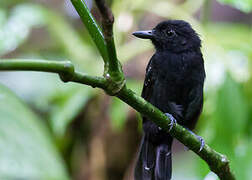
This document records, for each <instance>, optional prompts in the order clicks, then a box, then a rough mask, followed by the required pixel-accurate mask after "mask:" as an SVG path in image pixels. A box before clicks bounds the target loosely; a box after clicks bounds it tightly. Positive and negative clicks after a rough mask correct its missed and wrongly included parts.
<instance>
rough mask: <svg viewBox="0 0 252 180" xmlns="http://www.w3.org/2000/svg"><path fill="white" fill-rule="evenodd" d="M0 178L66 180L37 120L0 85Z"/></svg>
mask: <svg viewBox="0 0 252 180" xmlns="http://www.w3.org/2000/svg"><path fill="white" fill-rule="evenodd" d="M0 148H1V151H0V179H53V180H57V179H58V180H64V179H68V176H67V173H66V171H65V167H64V164H63V162H62V159H61V158H60V156H59V154H58V152H57V150H56V149H55V147H54V145H53V142H52V140H51V137H50V136H49V133H48V130H47V129H46V128H45V126H44V124H43V123H42V122H41V120H40V119H39V118H38V117H37V116H36V115H35V114H34V113H33V112H32V111H30V110H29V109H28V108H27V106H26V105H25V104H23V103H22V102H21V101H20V100H19V99H18V98H17V97H15V95H14V94H13V93H12V92H10V91H9V90H8V89H7V88H5V87H4V86H2V85H0Z"/></svg>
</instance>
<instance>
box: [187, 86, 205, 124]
mask: <svg viewBox="0 0 252 180" xmlns="http://www.w3.org/2000/svg"><path fill="white" fill-rule="evenodd" d="M202 107H203V84H202V85H201V84H199V85H198V86H197V87H195V88H193V89H192V90H191V92H190V94H189V104H188V106H187V108H186V111H185V124H188V125H187V126H188V128H189V129H194V126H195V124H196V122H197V120H198V118H199V115H200V113H201V111H202Z"/></svg>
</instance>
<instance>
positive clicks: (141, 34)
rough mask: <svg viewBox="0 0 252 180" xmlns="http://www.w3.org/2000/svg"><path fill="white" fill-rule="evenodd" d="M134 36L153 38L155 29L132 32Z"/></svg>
mask: <svg viewBox="0 0 252 180" xmlns="http://www.w3.org/2000/svg"><path fill="white" fill-rule="evenodd" d="M132 34H133V35H134V36H136V37H138V38H142V39H152V38H153V37H154V34H153V30H148V31H136V32H133V33H132Z"/></svg>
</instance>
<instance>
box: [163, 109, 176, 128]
mask: <svg viewBox="0 0 252 180" xmlns="http://www.w3.org/2000/svg"><path fill="white" fill-rule="evenodd" d="M165 115H166V116H167V117H168V118H169V119H170V120H171V123H170V124H169V126H170V127H169V132H170V131H171V130H172V128H173V127H174V126H175V125H176V124H177V120H176V119H175V118H174V117H173V116H172V115H171V114H169V113H165Z"/></svg>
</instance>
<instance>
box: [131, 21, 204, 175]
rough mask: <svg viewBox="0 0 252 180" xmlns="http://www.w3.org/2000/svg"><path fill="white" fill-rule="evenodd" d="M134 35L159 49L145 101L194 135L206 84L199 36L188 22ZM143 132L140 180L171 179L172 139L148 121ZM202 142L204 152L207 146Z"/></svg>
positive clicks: (148, 75) (137, 170) (145, 88)
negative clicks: (148, 41)
mask: <svg viewBox="0 0 252 180" xmlns="http://www.w3.org/2000/svg"><path fill="white" fill-rule="evenodd" d="M133 35H135V36H136V37H139V38H143V39H150V40H151V41H152V43H153V44H154V46H155V49H156V52H155V54H154V55H153V56H152V58H151V59H150V61H149V63H148V66H147V68H146V75H145V80H144V86H143V90H142V97H143V98H144V99H145V100H147V101H148V102H150V103H151V104H153V105H154V106H156V107H157V108H159V109H160V110H161V111H162V112H164V113H166V115H167V116H168V117H169V118H170V119H171V120H172V123H176V122H177V123H179V124H180V125H183V126H184V127H185V128H187V129H188V130H192V129H193V128H194V127H195V124H196V122H197V120H198V118H199V115H200V113H201V110H202V105H203V85H204V79H205V69H204V61H203V57H202V53H201V50H200V48H201V40H200V38H199V36H198V34H197V33H196V32H195V31H194V30H193V29H192V27H191V26H190V24H189V23H187V22H185V21H182V20H167V21H164V22H161V23H159V24H158V25H157V26H156V27H155V28H154V29H153V30H150V31H137V32H134V33H133ZM143 130H144V135H143V137H142V142H141V147H140V151H139V155H138V162H137V164H136V168H135V180H169V179H171V171H172V170H171V169H172V163H171V145H172V141H173V138H172V137H171V136H170V135H169V133H167V132H165V131H163V130H162V129H161V128H159V127H158V126H157V125H156V124H154V123H153V122H152V121H150V120H149V119H148V118H146V117H144V116H143ZM194 135H195V134H194ZM195 136H196V135H195ZM197 138H198V139H199V140H200V142H201V148H200V150H201V149H202V148H203V146H204V140H203V139H202V138H201V137H200V136H197Z"/></svg>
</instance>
